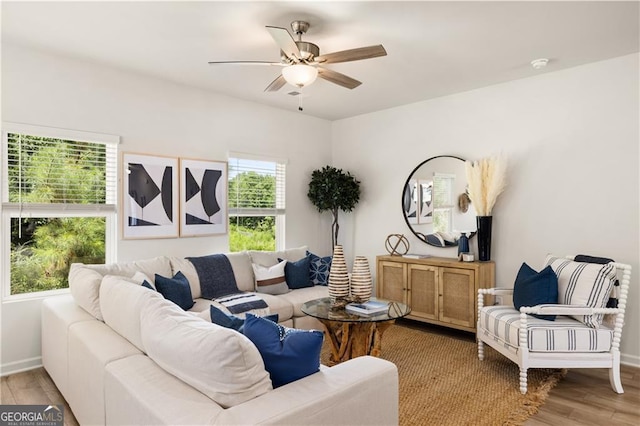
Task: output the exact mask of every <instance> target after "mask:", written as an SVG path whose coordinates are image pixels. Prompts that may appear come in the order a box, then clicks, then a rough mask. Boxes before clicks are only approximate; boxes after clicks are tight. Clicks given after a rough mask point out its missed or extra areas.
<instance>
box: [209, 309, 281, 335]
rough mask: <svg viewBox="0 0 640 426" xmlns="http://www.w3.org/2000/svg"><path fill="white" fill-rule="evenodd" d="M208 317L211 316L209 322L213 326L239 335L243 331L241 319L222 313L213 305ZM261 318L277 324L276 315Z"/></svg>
mask: <svg viewBox="0 0 640 426" xmlns="http://www.w3.org/2000/svg"><path fill="white" fill-rule="evenodd" d="M209 315H211V322H212V323H214V324H218V325H219V326H222V327H226V328H232V329H234V330H236V331H239V332H240V333H242V332H243V330H244V320H243V319H242V318H238V317H237V316H235V315H231V314H227V313H224V312H223V311H221V310H220V309H218V308H216V307H215V306H213V305H211V306H210V307H209ZM263 318H266V319H268V320H269V321H273V322H275V323H276V324H277V323H278V314H271V315H265V316H264V317H263Z"/></svg>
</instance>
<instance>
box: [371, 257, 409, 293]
mask: <svg viewBox="0 0 640 426" xmlns="http://www.w3.org/2000/svg"><path fill="white" fill-rule="evenodd" d="M376 295H377V296H378V297H379V298H381V299H386V300H393V301H396V302H401V303H405V304H407V303H408V302H407V300H406V297H407V267H406V265H405V264H404V263H396V262H387V261H384V260H382V261H380V262H378V283H377V286H376Z"/></svg>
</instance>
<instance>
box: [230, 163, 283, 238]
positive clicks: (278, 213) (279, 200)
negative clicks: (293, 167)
mask: <svg viewBox="0 0 640 426" xmlns="http://www.w3.org/2000/svg"><path fill="white" fill-rule="evenodd" d="M233 158H237V159H240V160H253V161H265V162H270V163H275V164H276V167H278V166H283V167H285V168H286V166H287V164H288V163H289V161H288V160H286V159H283V158H278V157H271V156H266V155H256V154H249V153H246V152H233V151H229V152H228V155H227V161H228V164H229V170H231V165H232V161H231V160H232V159H233ZM286 173H287V172H286V169H285V172H284V177H285V182H282V186H279V185H278V183H277V182H276V207H275V208H264V209H257V208H254V209H251V208H243V209H237V208H234V207H232V205H231V200H228V203H229V213H228V216H229V217H231V216H275V218H276V220H275V223H276V231H275V234H276V235H275V236H276V250H284V249H285V223H286V194H285V193H286V186H287V184H286ZM227 184H228V182H227ZM227 220H228V219H227Z"/></svg>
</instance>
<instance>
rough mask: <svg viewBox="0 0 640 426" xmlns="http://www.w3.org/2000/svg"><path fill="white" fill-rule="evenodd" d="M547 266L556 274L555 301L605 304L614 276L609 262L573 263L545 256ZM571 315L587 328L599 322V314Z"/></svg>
mask: <svg viewBox="0 0 640 426" xmlns="http://www.w3.org/2000/svg"><path fill="white" fill-rule="evenodd" d="M547 265H551V269H553V271H554V272H555V273H556V275H557V276H558V303H560V304H564V305H579V306H588V307H591V308H604V307H606V306H607V301H608V300H609V295H610V294H611V290H612V289H613V284H614V282H615V279H616V268H615V266H613V264H611V263H608V264H606V265H599V264H595V263H583V262H574V261H573V260H569V259H566V258H562V257H556V256H553V255H547V258H546V260H545V267H546V266H547ZM573 318H575V319H576V320H578V321H580V322H581V323H583V324H585V325H587V326H589V327H591V328H598V327H599V326H600V324H602V318H603V315H602V314H597V315H574V316H573Z"/></svg>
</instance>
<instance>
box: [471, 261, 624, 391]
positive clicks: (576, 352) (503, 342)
mask: <svg viewBox="0 0 640 426" xmlns="http://www.w3.org/2000/svg"><path fill="white" fill-rule="evenodd" d="M573 259H574V258H573V256H567V257H566V258H556V257H552V256H548V257H547V259H546V265H551V267H552V268H553V270H554V272H555V273H556V275H557V276H558V304H549V305H537V306H527V307H525V306H523V307H521V308H520V310H519V311H518V310H516V309H515V308H514V307H513V306H505V305H491V306H485V305H484V303H485V300H484V298H485V295H490V296H507V295H512V294H513V289H510V288H488V289H479V290H478V324H477V340H478V358H479V359H480V360H483V359H484V344H487V345H489V346H491V347H492V348H493V349H495V350H496V351H498V352H499V353H501V354H502V355H504V356H506V357H507V358H509V359H510V360H511V361H513V362H515V363H516V364H518V366H519V367H520V392H522V393H523V394H525V393H526V392H527V370H528V369H529V368H572V367H573V368H608V369H609V381H610V383H611V387H612V388H613V390H614V391H615V392H617V393H623V392H624V390H623V389H622V383H621V381H620V350H619V349H620V338H621V335H622V326H623V324H624V313H625V309H626V304H627V293H628V290H629V282H630V278H631V266H630V265H626V264H622V263H617V262H610V263H608V264H606V265H593V264H585V263H583V262H576V261H574V260H573ZM546 265H545V266H546ZM616 281H617V282H616ZM614 282H616V285H615V286H614ZM610 296H611V297H612V298H614V299H613V300H615V299H617V302H616V303H614V304H613V306H616V307H605V306H607V302H608V301H609V297H610ZM609 306H612V304H611V303H610V304H609ZM532 315H556V319H555V321H546V320H543V319H538V318H536V317H534V316H532Z"/></svg>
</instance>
